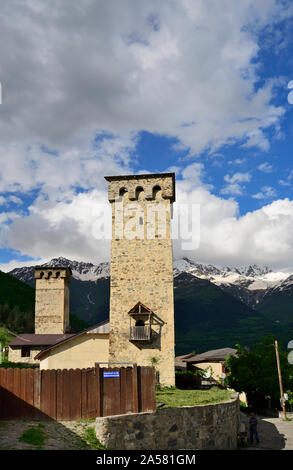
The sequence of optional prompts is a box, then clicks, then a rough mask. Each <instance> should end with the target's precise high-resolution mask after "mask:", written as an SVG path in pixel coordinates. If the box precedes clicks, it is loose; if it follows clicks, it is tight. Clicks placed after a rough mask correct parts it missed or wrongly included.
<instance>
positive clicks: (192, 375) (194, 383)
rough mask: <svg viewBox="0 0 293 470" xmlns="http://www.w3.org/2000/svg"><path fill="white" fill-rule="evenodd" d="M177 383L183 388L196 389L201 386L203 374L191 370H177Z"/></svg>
mask: <svg viewBox="0 0 293 470" xmlns="http://www.w3.org/2000/svg"><path fill="white" fill-rule="evenodd" d="M175 384H176V387H177V388H180V389H182V390H195V389H198V388H200V385H201V374H200V373H199V372H192V371H190V370H176V371H175Z"/></svg>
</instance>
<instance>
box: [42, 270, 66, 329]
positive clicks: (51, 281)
mask: <svg viewBox="0 0 293 470" xmlns="http://www.w3.org/2000/svg"><path fill="white" fill-rule="evenodd" d="M70 277H71V269H70V268H65V267H56V266H54V267H46V268H44V267H43V266H36V267H35V279H36V301H35V334H64V333H66V331H67V330H68V328H69V282H70Z"/></svg>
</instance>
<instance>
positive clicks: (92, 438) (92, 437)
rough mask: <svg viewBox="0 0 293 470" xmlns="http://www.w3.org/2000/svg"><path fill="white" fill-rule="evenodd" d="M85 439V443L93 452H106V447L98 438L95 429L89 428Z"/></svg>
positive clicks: (84, 435)
mask: <svg viewBox="0 0 293 470" xmlns="http://www.w3.org/2000/svg"><path fill="white" fill-rule="evenodd" d="M83 439H84V440H85V442H86V443H87V444H88V445H89V447H90V448H91V450H105V449H106V447H104V446H103V445H102V444H101V443H100V441H99V440H98V439H97V437H96V433H95V428H94V427H92V426H91V427H88V428H87V429H86V430H85V432H84V434H83Z"/></svg>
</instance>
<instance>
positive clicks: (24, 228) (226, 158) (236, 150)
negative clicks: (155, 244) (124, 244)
mask: <svg viewBox="0 0 293 470" xmlns="http://www.w3.org/2000/svg"><path fill="white" fill-rule="evenodd" d="M110 3H111V4H110ZM52 5H53V7H54V11H55V15H50V14H49V13H50V12H49V6H47V5H46V4H39V3H38V2H28V1H24V2H22V5H21V7H20V6H19V3H18V2H17V1H16V0H9V1H8V0H4V2H3V14H2V19H0V44H4V38H5V47H3V46H2V47H1V48H0V81H1V84H2V94H3V103H2V104H1V105H0V138H1V150H0V163H1V165H0V269H2V270H4V271H9V269H12V268H13V267H15V266H17V265H19V266H21V265H25V264H26V263H31V264H33V263H34V262H35V261H36V260H38V261H42V260H48V259H50V258H52V257H54V256H66V257H69V258H71V259H83V260H85V261H92V262H95V263H97V262H99V261H105V260H107V259H108V258H109V244H108V242H106V241H105V243H103V242H98V241H97V240H96V239H95V236H94V235H93V228H92V227H93V226H94V223H95V217H96V206H97V204H99V203H105V204H107V193H106V183H105V181H104V178H103V177H104V176H105V175H110V174H129V173H139V172H152V173H153V172H166V171H175V173H176V181H177V203H178V204H186V203H190V204H199V205H200V207H201V220H200V232H201V242H200V245H199V247H197V249H195V250H194V251H191V252H188V253H185V252H184V251H182V249H180V244H178V243H177V244H175V249H174V255H175V257H181V256H190V257H192V258H194V259H197V260H199V261H201V262H207V263H214V264H233V265H235V264H247V263H253V262H256V263H259V264H268V265H269V266H271V267H272V268H274V269H282V270H290V269H293V241H292V240H291V238H292V237H291V236H290V231H291V230H293V196H292V181H293V163H292V155H291V154H292V137H293V105H292V104H290V103H289V102H288V99H287V97H288V93H289V91H290V90H289V89H288V83H289V81H290V80H292V79H293V57H292V46H293V34H292V21H293V6H292V2H289V1H288V2H287V1H282V2H281V1H277V0H257V1H256V2H253V1H251V0H244V1H243V2H241V3H238V2H234V1H233V0H223V2H221V4H220V2H218V1H217V0H206V1H203V0H196V1H189V0H180V1H175V0H174V1H170V2H164V4H161V3H160V4H159V5H158V2H155V1H149V2H136V1H134V0H126V1H125V2H123V6H122V5H121V3H120V2H118V1H116V2H115V1H114V2H109V3H108V2H105V1H102V0H100V1H87V2H83V1H81V2H79V3H78V5H77V4H76V5H74V6H73V7H72V3H71V2H70V1H69V0H63V1H62V2H60V1H59V0H52ZM211 11H213V12H214V14H213V15H212V16H211V15H210V12H211Z"/></svg>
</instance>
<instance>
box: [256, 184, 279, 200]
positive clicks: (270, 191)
mask: <svg viewBox="0 0 293 470" xmlns="http://www.w3.org/2000/svg"><path fill="white" fill-rule="evenodd" d="M276 196H277V192H276V190H275V189H274V188H272V187H271V186H263V187H262V188H261V191H260V192H258V193H256V194H253V195H252V197H253V198H254V199H269V198H273V197H276Z"/></svg>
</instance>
